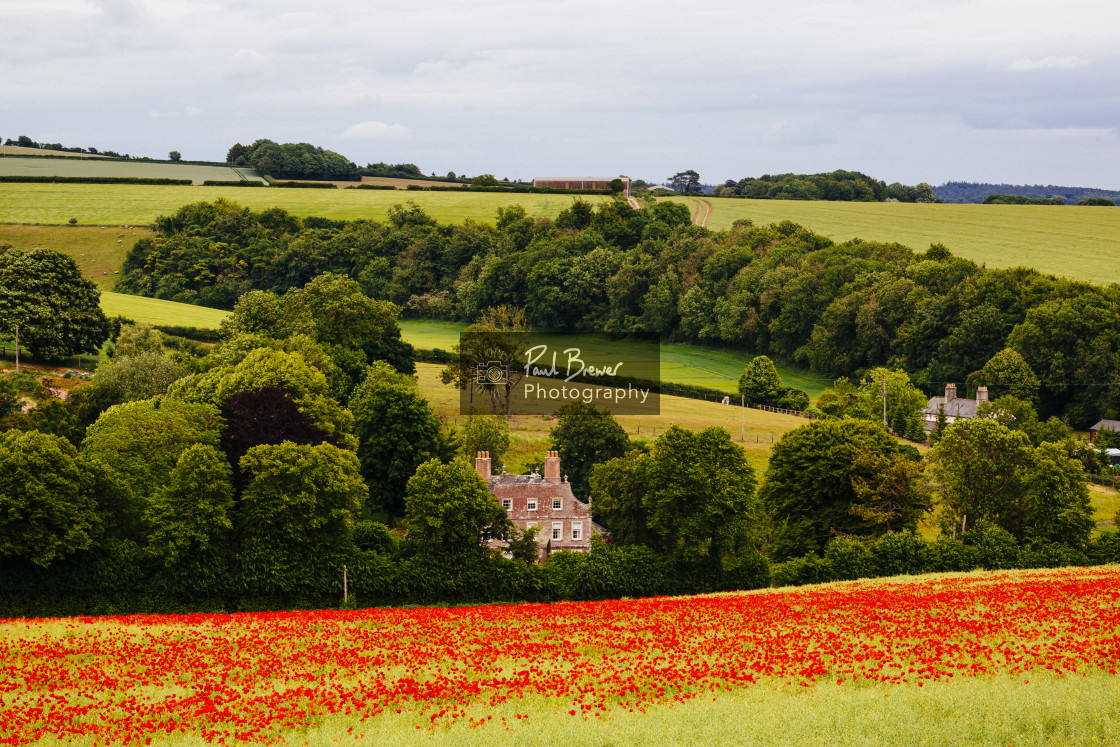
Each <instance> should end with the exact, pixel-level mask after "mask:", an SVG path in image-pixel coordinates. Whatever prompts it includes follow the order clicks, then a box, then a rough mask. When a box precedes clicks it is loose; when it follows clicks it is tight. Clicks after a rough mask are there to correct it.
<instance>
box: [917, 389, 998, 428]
mask: <svg viewBox="0 0 1120 747" xmlns="http://www.w3.org/2000/svg"><path fill="white" fill-rule="evenodd" d="M987 401H988V387H986V386H982V387H977V389H976V399H963V398H960V397H958V396H957V385H956V384H946V385H945V396H944V397H930V398H929V405H928V406H927V407H926V409H924V410H922V417H923V418H924V420H925V422H924V423H923V424H922V425H923V426H924V427H925V429H926V431H927V432H928V431H932V430H933V429H934V428H936V427H937V413H938V411H939V410H940V409H941V408H945V421H946V423H953V422H955V421H957V420H971V419H973V418H975V417H976V415H977V412H978V411H979V409H980V405H982V404H984V403H985V402H987Z"/></svg>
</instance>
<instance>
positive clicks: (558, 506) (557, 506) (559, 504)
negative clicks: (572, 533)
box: [552, 498, 564, 511]
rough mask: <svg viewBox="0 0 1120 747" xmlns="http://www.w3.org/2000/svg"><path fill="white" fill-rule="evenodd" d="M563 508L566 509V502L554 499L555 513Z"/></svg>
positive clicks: (553, 508)
mask: <svg viewBox="0 0 1120 747" xmlns="http://www.w3.org/2000/svg"><path fill="white" fill-rule="evenodd" d="M563 507H564V502H563V501H562V500H561V499H559V498H553V499H552V510H553V511H559V510H560V509H562V508H563Z"/></svg>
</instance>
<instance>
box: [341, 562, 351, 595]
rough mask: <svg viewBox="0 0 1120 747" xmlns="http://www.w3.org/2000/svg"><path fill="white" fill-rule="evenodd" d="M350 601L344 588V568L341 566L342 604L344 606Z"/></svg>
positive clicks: (347, 590) (347, 591)
mask: <svg viewBox="0 0 1120 747" xmlns="http://www.w3.org/2000/svg"><path fill="white" fill-rule="evenodd" d="M349 599H350V594H349V589H347V587H346V566H345V565H343V566H342V603H343V604H346V603H347V602H348V601H349Z"/></svg>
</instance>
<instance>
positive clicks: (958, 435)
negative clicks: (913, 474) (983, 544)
mask: <svg viewBox="0 0 1120 747" xmlns="http://www.w3.org/2000/svg"><path fill="white" fill-rule="evenodd" d="M1031 457H1032V449H1031V443H1030V439H1029V438H1028V437H1027V435H1026V434H1025V433H1023V432H1021V431H1013V430H1011V429H1010V428H1008V427H1007V426H1005V425H1001V424H1000V423H999V422H998V421H996V420H994V419H991V418H976V419H972V420H958V421H956V422H955V423H953V424H952V425H951V426H949V427H948V428H946V429H945V432H944V434H942V436H941V440H940V441H938V443H937V446H936V447H934V449H933V450H932V451H931V452H930V455H929V461H930V475H931V478H932V480H933V485H934V489H935V490H936V491H937V492H938V493H939V494H940V497H941V511H942V515H943V518H944V519H945V520H946V522H947V524H948V525H949V526H951V527H954V528H955V529H954V531H957V530H959V531H961V532H963V533H967V531H968V527H969V525H970V524H975V523H976V522H978V521H979V520H981V519H986V520H988V521H991V522H994V523H997V524H999V525H1000V526H1002V527H1003V528H1004V529H1006V530H1008V531H1010V532H1011V533H1012V534H1015V535H1016V536H1020V537H1021V536H1022V521H1023V508H1022V498H1023V490H1024V486H1023V473H1024V470H1025V469H1026V468H1027V467H1028V466H1029V465H1030V463H1031Z"/></svg>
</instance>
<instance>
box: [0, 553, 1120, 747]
mask: <svg viewBox="0 0 1120 747" xmlns="http://www.w3.org/2000/svg"><path fill="white" fill-rule="evenodd" d="M1118 589H1120V568H1117V567H1116V566H1103V567H1098V568H1085V569H1078V568H1061V569H1049V570H1038V571H1001V572H983V571H977V572H972V573H967V574H931V575H926V576H919V577H894V578H886V579H875V580H864V581H855V582H840V583H833V584H822V585H817V586H805V587H797V588H782V589H761V590H757V591H751V592H732V593H724V594H709V595H700V596H693V597H676V598H669V597H661V598H649V599H633V600H631V599H624V600H614V601H603V602H558V603H555V604H505V605H479V606H470V607H456V608H423V607H419V608H407V609H358V610H350V611H338V610H322V611H293V612H272V613H240V614H233V615H229V614H224V613H222V614H214V615H207V614H195V615H189V616H179V615H134V616H127V617H103V618H95V617H84V618H70V619H65V618H64V619H43V620H22V619H21V620H0V651H3V652H4V654H3V657H4V660H5V661H6V662H8V666H7V667H6V668H4V669H3V670H2V671H0V686H2V687H3V692H4V693H5V695H4V697H3V700H0V714H2V715H3V716H4V718H2V719H0V740H3V741H5V742H11V743H27V742H38V741H52V742H53V740H61V739H65V740H66V741H67V742H68V743H73V744H77V745H92V744H95V743H97V744H105V743H117V744H126V743H127V744H132V743H138V744H145V743H146V741H147V740H151V741H155V742H157V743H159V744H172V745H186V744H200V743H212V742H220V743H234V742H244V741H263V742H275V741H279V742H284V743H301V742H302V743H303V744H333V743H375V744H421V745H426V744H441V745H443V744H449V745H480V744H498V745H506V744H508V745H514V744H516V745H572V744H581V745H582V744H588V745H591V744H595V745H605V744H614V745H631V744H633V745H644V744H649V743H656V744H665V745H677V744H682V745H683V744H779V745H804V744H829V745H832V744H843V745H868V744H905V745H944V744H979V745H1007V744H1014V745H1059V744H1061V745H1065V744H1093V743H1097V744H1116V743H1117V739H1116V724H1117V723H1120V699H1118V698H1117V697H1116V692H1117V684H1116V683H1117V680H1116V674H1117V667H1120V652H1118V650H1117V647H1116V639H1115V635H1116V629H1117V625H1118V624H1120V601H1118V600H1120V596H1118V594H1117V591H1118Z"/></svg>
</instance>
